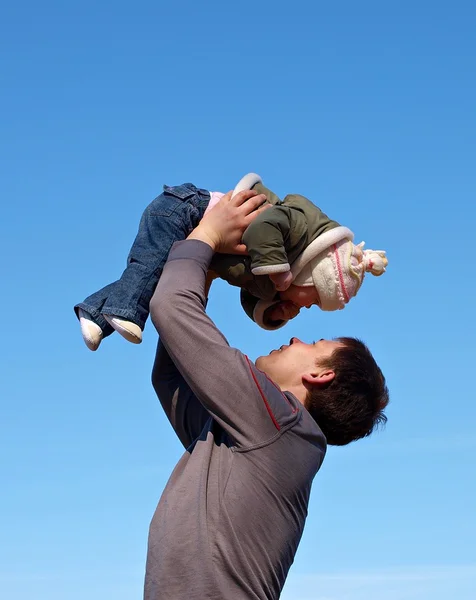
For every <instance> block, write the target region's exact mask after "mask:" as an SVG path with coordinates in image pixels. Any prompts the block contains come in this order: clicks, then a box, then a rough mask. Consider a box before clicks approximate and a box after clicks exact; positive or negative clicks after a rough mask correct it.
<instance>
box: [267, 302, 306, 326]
mask: <svg viewBox="0 0 476 600" xmlns="http://www.w3.org/2000/svg"><path fill="white" fill-rule="evenodd" d="M299 311H300V308H299V306H296V305H295V304H294V303H293V302H291V301H290V300H286V301H285V302H279V303H278V304H273V306H270V307H269V308H268V309H267V310H266V312H265V320H269V321H289V319H294V317H296V316H297V315H298V314H299Z"/></svg>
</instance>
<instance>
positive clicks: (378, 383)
mask: <svg viewBox="0 0 476 600" xmlns="http://www.w3.org/2000/svg"><path fill="white" fill-rule="evenodd" d="M336 341H337V342H341V343H342V346H339V347H338V348H336V349H335V350H334V352H333V353H332V355H331V356H330V358H329V359H328V360H327V361H325V362H322V361H321V362H319V366H324V367H326V368H329V369H332V370H333V371H334V372H335V377H334V379H333V380H332V381H330V382H329V383H328V384H327V385H326V386H322V387H321V386H319V387H318V386H315V387H314V388H313V389H312V390H310V391H309V392H308V394H307V397H306V407H307V409H308V410H309V412H310V413H311V415H312V417H313V418H314V419H315V421H316V423H317V424H318V425H319V427H320V428H321V429H322V432H323V433H324V435H325V436H326V438H327V443H328V444H332V445H334V446H345V444H349V443H350V442H353V441H354V440H358V439H360V438H363V437H367V436H368V435H370V434H371V433H372V431H373V430H374V429H375V428H376V427H378V426H379V425H383V424H385V423H386V421H387V417H386V416H385V415H384V413H383V411H384V409H385V407H386V406H387V404H388V401H389V395H388V388H387V386H386V384H385V377H384V376H383V374H382V371H381V370H380V368H379V366H378V365H377V363H376V362H375V359H374V357H373V356H372V354H371V353H370V350H369V349H368V348H367V346H366V345H365V344H364V343H363V342H361V341H360V340H357V339H355V338H349V337H342V338H337V339H336Z"/></svg>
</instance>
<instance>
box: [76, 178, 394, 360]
mask: <svg viewBox="0 0 476 600" xmlns="http://www.w3.org/2000/svg"><path fill="white" fill-rule="evenodd" d="M246 189H253V190H255V191H256V192H258V193H259V194H263V201H266V202H268V203H269V204H271V205H272V206H271V208H269V209H268V210H265V211H263V212H262V213H260V214H259V215H258V216H257V217H256V219H254V221H253V222H252V223H251V225H250V226H249V227H248V229H247V230H246V231H245V233H244V235H243V243H244V244H245V245H246V247H247V250H248V253H249V256H238V255H231V254H215V256H214V258H213V260H212V263H211V265H210V270H211V271H212V272H213V273H214V274H216V275H217V276H218V277H221V278H222V279H224V280H226V281H227V282H228V283H230V284H231V285H234V286H238V287H240V288H241V303H242V306H243V309H244V310H245V312H246V314H247V315H248V316H249V317H250V318H251V319H253V320H254V321H255V322H256V323H257V324H258V325H260V326H261V327H262V328H264V329H278V328H279V327H282V326H283V325H285V324H286V323H287V321H288V320H289V319H291V318H293V317H295V316H296V315H297V314H298V313H299V311H300V309H301V308H302V307H307V308H309V307H310V306H312V305H313V304H315V305H317V306H319V307H320V308H321V309H322V310H325V311H333V310H340V309H342V308H344V307H345V305H346V304H347V303H348V302H349V300H350V299H351V298H352V297H354V296H355V295H356V294H357V292H358V290H359V289H360V286H361V285H362V281H363V279H364V275H365V273H366V272H367V271H368V272H370V273H372V274H373V275H382V273H384V272H385V268H386V266H387V264H388V261H387V258H386V254H385V252H384V251H382V250H377V251H374V250H364V249H363V246H364V243H363V242H362V243H360V244H358V245H355V244H354V243H353V239H354V235H353V233H352V232H351V231H350V229H347V227H342V226H341V225H339V223H337V222H336V221H333V220H331V219H330V218H329V217H328V216H327V215H325V214H324V213H323V212H322V211H321V210H320V209H319V208H318V207H317V206H315V205H314V204H313V203H312V202H311V201H310V200H308V199H307V198H305V197H304V196H300V195H298V194H289V195H288V196H286V197H285V198H284V200H280V199H279V198H278V197H277V196H276V195H275V194H274V193H273V192H271V191H270V190H269V189H268V188H266V187H265V186H264V185H263V183H262V181H261V178H260V177H259V176H258V175H256V174H254V173H250V174H248V175H246V176H245V177H243V179H242V180H241V181H240V182H239V183H238V185H237V186H236V188H235V189H234V191H233V195H235V194H237V193H238V192H240V191H242V190H246ZM223 195H224V194H222V193H220V192H209V191H207V190H203V189H199V188H197V187H195V186H194V185H192V184H190V183H185V184H182V185H179V186H176V187H168V186H164V192H163V193H162V194H161V195H160V196H158V197H157V198H156V199H155V200H153V201H152V202H151V203H150V204H149V206H148V207H147V208H146V209H145V211H144V213H143V215H142V218H141V222H140V225H139V231H138V234H137V237H136V239H135V241H134V244H133V245H132V248H131V250H130V253H129V256H128V259H127V267H126V269H125V271H124V273H123V274H122V276H121V278H120V279H119V280H118V281H116V282H114V283H111V284H109V285H107V286H106V287H104V288H102V289H101V290H99V291H98V292H95V293H94V294H92V295H91V296H88V297H87V298H86V299H85V300H84V302H81V303H80V304H77V305H76V306H75V307H74V310H75V312H76V315H77V317H78V319H79V321H80V326H81V333H82V336H83V339H84V341H85V343H86V345H87V347H88V348H89V349H90V350H97V348H98V347H99V344H100V343H101V341H102V339H103V338H105V337H106V336H108V335H110V334H111V333H113V332H114V330H115V331H118V332H119V333H120V334H121V335H122V336H123V337H124V338H125V339H127V340H128V341H130V342H132V343H135V344H139V343H140V342H141V341H142V331H143V330H144V327H145V323H146V321H147V317H148V316H149V303H150V300H151V298H152V295H153V293H154V290H155V287H156V285H157V282H158V280H159V278H160V275H161V273H162V269H163V267H164V264H165V262H166V260H167V256H168V253H169V251H170V248H171V247H172V245H173V244H174V242H176V241H178V240H183V239H185V238H186V237H187V236H188V234H189V233H190V232H191V231H192V230H193V229H194V228H195V227H196V225H197V224H198V223H199V221H200V219H201V218H202V217H203V216H204V214H205V212H206V211H207V210H210V209H211V208H212V207H213V206H214V205H215V204H216V203H217V202H219V201H220V199H221V198H222V197H223Z"/></svg>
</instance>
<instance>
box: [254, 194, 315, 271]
mask: <svg viewBox="0 0 476 600" xmlns="http://www.w3.org/2000/svg"><path fill="white" fill-rule="evenodd" d="M296 240H298V243H299V245H302V246H304V245H305V243H306V240H307V222H306V218H305V216H304V215H303V214H302V213H300V212H299V211H296V210H292V209H291V208H289V207H287V206H283V205H281V204H280V205H275V206H272V207H271V208H269V209H268V210H265V211H263V212H262V213H261V214H259V215H258V216H257V217H256V219H254V220H253V222H252V223H251V224H250V225H249V226H248V228H247V229H246V231H245V233H244V234H243V243H244V244H245V245H246V247H247V249H248V253H249V255H250V258H251V272H252V273H253V275H269V274H270V273H283V272H286V271H289V270H290V268H291V265H290V263H289V259H288V254H287V251H288V249H289V248H290V246H291V245H292V244H293V242H295V241H296Z"/></svg>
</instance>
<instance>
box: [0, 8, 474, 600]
mask: <svg viewBox="0 0 476 600" xmlns="http://www.w3.org/2000/svg"><path fill="white" fill-rule="evenodd" d="M475 26H476V6H475V4H474V3H473V2H469V1H461V0H455V1H453V2H451V3H450V2H441V1H438V0H436V1H432V2H430V1H422V0H413V1H412V2H410V1H406V0H403V1H400V2H396V1H388V2H381V1H368V0H361V1H360V2H353V1H350V0H337V1H335V2H321V1H320V0H319V1H317V0H315V1H311V0H307V1H300V0H297V1H295V2H292V3H278V2H271V1H264V2H260V1H259V0H256V1H254V2H251V1H250V0H242V1H241V2H240V3H228V2H227V3H223V2H222V3H218V2H215V1H210V2H207V3H202V2H193V1H177V2H175V3H168V4H167V5H165V4H164V3H162V2H142V1H140V0H139V1H137V2H135V3H129V2H123V1H120V0H119V1H116V2H114V3H112V2H91V0H86V1H84V2H82V3H74V4H73V3H65V2H59V1H57V2H52V1H50V0H45V1H44V2H42V3H33V2H31V0H30V1H24V2H19V3H15V4H13V3H9V4H4V5H3V6H2V9H1V18H0V46H1V50H2V51H1V53H0V74H1V75H0V76H1V81H2V93H1V95H0V111H1V115H2V118H1V135H0V163H1V172H2V176H1V185H2V198H3V201H2V213H3V218H2V219H1V222H0V234H1V235H0V240H1V244H2V247H3V256H4V258H6V261H5V262H4V265H3V277H2V282H3V283H2V294H1V296H0V298H1V303H2V307H3V314H4V320H3V323H2V333H3V340H4V342H3V344H2V347H1V350H0V354H1V356H0V358H1V360H0V365H1V369H2V394H1V396H2V398H1V403H2V419H1V424H0V439H1V442H0V443H1V459H0V461H1V462H0V477H1V482H2V494H1V495H0V515H1V516H0V519H1V524H0V531H1V534H0V535H1V543H0V564H1V567H0V594H1V595H2V597H5V598H9V600H26V599H28V600H43V599H45V600H79V599H81V600H83V599H84V598H88V600H99V599H101V600H103V599H104V598H114V599H115V600H130V599H131V598H140V597H141V594H142V583H143V573H144V564H145V552H146V540H147V529H148V524H149V521H150V518H151V516H152V513H153V511H154V509H155V506H156V503H157V501H158V499H159V496H160V493H161V491H162V489H163V486H164V484H165V482H166V481H167V478H168V476H169V474H170V472H171V470H172V468H173V466H174V464H175V462H176V460H177V459H178V457H179V456H180V446H179V443H178V442H177V441H176V440H175V439H174V436H173V434H172V432H171V431H170V429H169V427H168V425H167V423H166V422H165V418H164V417H163V415H162V414H161V412H160V409H159V405H158V401H157V400H156V398H154V394H153V390H152V388H151V385H150V370H151V365H152V361H153V354H154V349H155V344H156V334H155V331H154V330H153V328H152V327H151V326H150V324H149V325H148V327H147V328H146V331H145V336H144V342H143V344H142V345H141V346H133V345H131V344H127V342H125V341H124V340H123V339H122V338H120V336H118V335H115V336H112V337H111V338H109V339H108V340H107V341H106V342H105V343H104V344H103V345H102V346H101V348H100V350H99V351H98V352H97V353H91V352H89V351H88V350H87V349H86V347H85V346H84V345H83V343H82V341H81V337H80V334H79V328H78V325H77V322H76V320H75V318H74V316H73V312H72V306H73V304H74V303H75V302H78V301H80V300H82V299H83V297H85V296H86V295H87V294H89V293H90V292H92V291H94V290H95V289H97V288H99V287H101V286H102V285H104V284H105V283H107V282H109V281H112V280H114V279H116V278H117V277H118V276H119V274H120V273H121V271H122V269H123V267H124V263H125V258H126V255H127V251H128V248H129V246H130V244H131V242H132V239H133V237H134V235H135V232H136V228H137V223H138V219H139V217H140V214H141V212H142V210H143V208H144V207H145V206H146V204H147V203H148V202H149V201H150V200H151V199H152V198H153V197H155V196H156V195H157V194H158V193H159V192H160V190H161V186H162V185H163V184H164V183H166V184H169V185H174V184H178V183H181V182H184V181H192V182H194V183H196V184H197V185H199V186H200V187H205V188H209V189H217V190H223V191H226V190H228V189H230V188H232V187H233V186H234V184H235V182H236V181H237V180H238V179H239V178H240V177H241V176H242V175H243V174H244V173H246V172H248V171H256V172H258V173H260V174H261V175H262V177H263V179H264V181H265V183H267V184H268V185H269V186H270V187H271V188H272V189H273V190H275V191H276V192H277V193H279V194H281V195H284V194H286V193H288V192H299V193H302V194H304V195H306V196H308V197H310V198H311V199H312V200H313V201H314V202H315V203H317V204H319V205H320V206H321V207H322V208H323V209H324V210H325V211H326V212H327V213H328V214H329V215H330V216H331V217H332V218H334V219H336V220H338V221H340V222H341V223H342V224H344V225H347V226H348V227H350V228H351V229H352V230H353V231H354V232H355V234H356V238H357V241H360V240H365V241H366V242H367V245H368V246H370V247H373V248H383V249H386V250H387V252H388V255H389V259H390V265H389V269H388V272H387V274H386V275H385V276H384V277H382V278H380V279H375V278H368V279H367V280H366V283H365V285H364V286H363V288H362V290H361V292H360V293H359V296H358V297H357V298H356V299H354V300H353V301H352V302H351V304H350V305H349V306H348V307H347V308H346V309H345V310H344V311H341V312H338V313H331V314H325V313H319V311H318V309H317V308H316V309H313V310H310V311H304V312H305V314H302V315H300V316H299V318H298V319H296V320H295V321H294V322H292V324H289V325H288V326H287V327H286V328H284V329H282V330H280V331H277V332H265V331H261V330H259V329H258V328H257V327H256V326H255V325H254V324H253V323H252V322H251V321H248V319H247V317H246V316H245V315H244V314H243V313H242V312H241V309H240V306H239V300H238V294H237V291H236V290H235V289H232V288H228V287H227V286H226V285H225V284H223V283H221V282H219V283H218V284H216V286H215V289H214V290H213V295H212V298H211V300H210V305H209V306H210V314H211V316H212V318H213V319H214V320H215V322H216V323H217V325H218V326H219V327H220V328H221V329H222V330H223V331H224V333H225V335H226V336H227V338H228V340H229V341H230V343H231V344H232V345H234V346H237V347H239V348H241V349H242V350H243V351H244V352H246V353H247V354H248V355H250V356H251V357H252V358H256V357H257V356H259V355H260V354H263V353H267V352H268V351H269V350H270V349H272V348H274V347H277V346H279V345H280V344H282V343H285V342H286V341H287V340H288V339H289V337H291V335H296V336H298V337H301V338H302V339H304V340H308V341H310V340H311V339H315V338H321V337H333V336H338V335H355V336H359V337H361V338H363V339H364V340H365V341H366V342H367V343H368V344H369V346H370V348H371V349H372V351H373V352H374V354H375V356H376V358H377V360H378V361H379V363H380V365H381V367H382V369H383V371H384V373H385V374H386V376H387V380H388V384H389V387H390V390H391V396H392V401H391V405H390V406H389V409H388V417H389V422H388V425H387V428H386V430H385V431H384V432H382V433H379V434H376V435H374V436H373V437H372V438H370V439H368V440H365V441H361V442H358V443H356V444H354V445H351V446H349V447H347V448H343V449H333V448H331V449H330V450H329V452H328V455H327V457H326V460H325V462H324V465H323V467H322V470H321V471H320V473H319V474H318V476H317V478H316V480H315V483H314V487H313V494H312V498H311V504H310V513H309V518H308V522H307V526H306V530H305V534H304V537H303V540H302V544H301V546H300V549H299V552H298V555H297V557H296V560H295V564H294V565H293V568H292V570H291V573H290V576H289V580H288V582H287V584H286V587H285V590H284V592H283V596H282V597H283V600H374V599H375V600H377V599H378V600H430V599H431V600H442V599H443V598H445V599H446V598H448V597H449V596H450V595H451V597H458V598H459V599H460V600H467V599H469V598H470V597H471V598H472V597H473V596H472V595H470V589H473V590H474V587H475V585H476V547H475V545H474V539H475V537H476V521H475V518H474V506H476V483H475V478H474V473H475V464H474V463H475V461H474V456H475V450H476V436H475V434H474V419H475V417H476V408H475V406H476V402H475V401H476V394H475V392H474V382H473V378H472V374H473V373H474V359H475V353H474V337H475V333H476V328H475V319H474V301H473V297H474V294H475V292H476V286H475V277H474V274H473V272H472V264H471V256H472V252H473V246H474V223H475V218H476V210H475V191H476V175H475V172H476V171H475V168H474V165H475V160H476V152H475V136H476V118H475V117H476V84H475V78H474V73H475V68H476V64H475V63H476V60H475V59H476V43H475V37H474V30H475Z"/></svg>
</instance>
